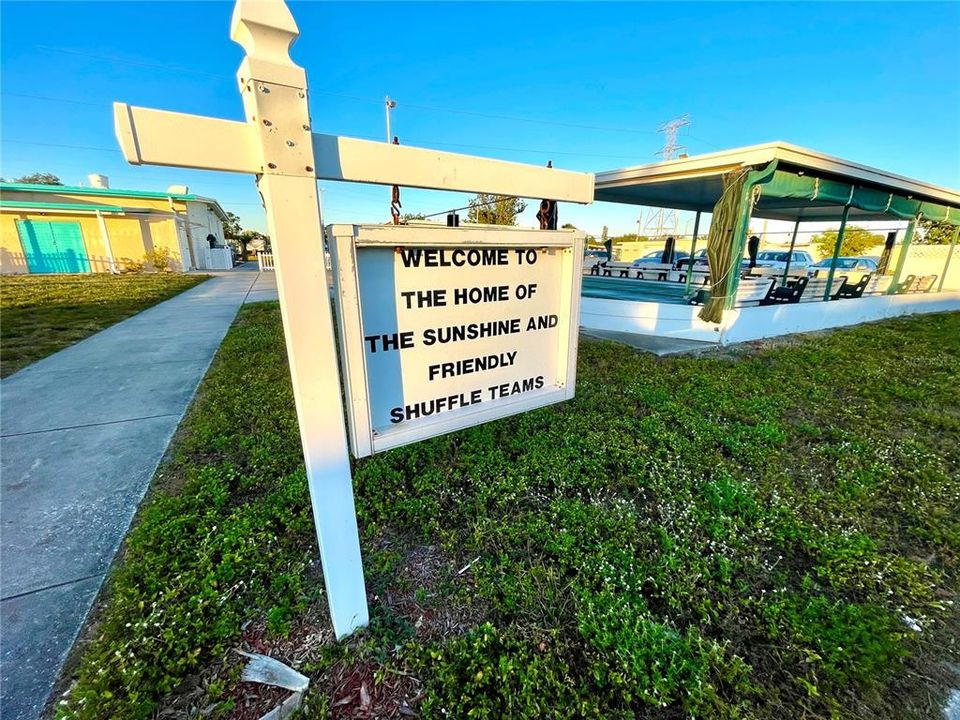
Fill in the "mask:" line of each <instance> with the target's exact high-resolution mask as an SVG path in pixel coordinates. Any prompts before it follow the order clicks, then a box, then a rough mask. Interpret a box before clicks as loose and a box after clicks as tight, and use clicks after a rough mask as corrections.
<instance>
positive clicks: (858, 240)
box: [810, 225, 884, 257]
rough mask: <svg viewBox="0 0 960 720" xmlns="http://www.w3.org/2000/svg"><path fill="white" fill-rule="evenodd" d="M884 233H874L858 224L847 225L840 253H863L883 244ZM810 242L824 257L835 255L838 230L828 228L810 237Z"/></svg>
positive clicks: (846, 254)
mask: <svg viewBox="0 0 960 720" xmlns="http://www.w3.org/2000/svg"><path fill="white" fill-rule="evenodd" d="M883 240H884V238H883V235H878V234H877V233H872V232H870V231H869V230H867V229H866V228H862V227H859V226H858V225H847V229H846V230H845V231H844V233H843V242H842V243H840V254H841V255H844V256H850V255H863V253H865V252H866V251H867V250H869V249H870V248H872V247H873V246H874V245H882V244H883ZM810 243H811V244H812V245H814V246H815V247H816V248H817V250H819V251H820V254H821V255H823V256H824V257H828V256H829V257H832V256H833V246H834V245H836V244H837V231H836V230H827V231H826V232H822V233H820V234H818V235H814V236H813V237H812V238H810Z"/></svg>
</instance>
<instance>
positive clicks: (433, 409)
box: [390, 390, 483, 425]
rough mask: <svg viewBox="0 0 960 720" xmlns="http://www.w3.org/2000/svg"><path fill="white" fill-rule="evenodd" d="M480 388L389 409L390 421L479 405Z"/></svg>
mask: <svg viewBox="0 0 960 720" xmlns="http://www.w3.org/2000/svg"><path fill="white" fill-rule="evenodd" d="M482 394H483V391H482V390H471V391H470V392H469V393H465V392H463V393H458V394H456V395H444V396H442V397H438V398H434V399H433V400H425V401H423V402H418V403H413V404H412V405H404V406H403V407H395V408H391V409H390V422H391V423H392V424H394V425H396V424H397V423H401V422H403V421H404V420H418V419H420V418H425V417H430V416H431V415H437V414H439V413H442V412H446V411H448V410H455V409H457V408H463V407H470V406H471V405H479V404H480V403H481V402H483V397H482Z"/></svg>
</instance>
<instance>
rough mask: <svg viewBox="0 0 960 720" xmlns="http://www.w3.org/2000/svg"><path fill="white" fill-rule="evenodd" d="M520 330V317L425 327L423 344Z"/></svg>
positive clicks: (497, 334)
mask: <svg viewBox="0 0 960 720" xmlns="http://www.w3.org/2000/svg"><path fill="white" fill-rule="evenodd" d="M518 332H520V318H513V319H511V320H487V321H486V322H481V323H466V324H464V325H448V326H447V327H438V328H427V329H426V330H424V331H423V344H424V345H426V346H427V347H430V346H431V345H436V344H437V343H440V344H441V345H444V344H446V343H451V342H460V341H461V340H477V339H478V338H485V337H497V336H499V335H515V334H516V333H518Z"/></svg>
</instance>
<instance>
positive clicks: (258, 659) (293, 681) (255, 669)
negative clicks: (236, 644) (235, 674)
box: [237, 650, 310, 692]
mask: <svg viewBox="0 0 960 720" xmlns="http://www.w3.org/2000/svg"><path fill="white" fill-rule="evenodd" d="M237 652H239V653H240V654H241V655H243V656H244V657H248V658H250V662H248V663H247V666H246V667H245V668H244V669H243V674H242V675H241V676H240V679H241V680H246V681H247V682H257V683H263V684H264V685H274V686H276V687H282V688H286V689H287V690H292V691H293V692H303V691H304V690H306V689H307V688H308V687H310V678H308V677H307V676H306V675H301V674H300V673H298V672H297V671H296V670H294V669H293V668H292V667H290V666H289V665H287V664H285V663H282V662H280V661H279V660H276V659H274V658H272V657H268V656H266V655H260V654H258V653H248V652H244V651H243V650H238V651H237Z"/></svg>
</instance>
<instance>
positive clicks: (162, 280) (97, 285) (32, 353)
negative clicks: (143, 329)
mask: <svg viewBox="0 0 960 720" xmlns="http://www.w3.org/2000/svg"><path fill="white" fill-rule="evenodd" d="M207 277H209V276H207V275H181V274H170V275H121V276H115V275H107V274H102V275H100V274H98V275H16V276H7V277H4V278H3V280H2V281H0V377H6V376H7V375H9V374H11V373H13V372H16V371H17V370H19V369H20V368H22V367H23V366H24V365H29V364H30V363H32V362H36V361H37V360H39V359H40V358H42V357H46V356H47V355H51V354H53V353H55V352H57V351H58V350H62V349H63V348H65V347H67V346H68V345H73V343H75V342H77V341H79V340H83V338H85V337H87V336H89V335H93V334H94V333H95V332H98V331H100V330H103V329H104V328H105V327H108V326H110V325H113V324H114V323H116V322H119V321H120V320H123V319H124V318H127V317H130V316H131V315H134V314H136V313H138V312H140V311H141V310H144V309H146V308H148V307H150V306H151V305H156V304H157V303H158V302H160V301H162V300H166V299H167V298H171V297H173V296H174V295H177V294H178V293H181V292H183V291H184V290H186V289H187V288H191V287H193V286H194V285H196V284H197V283H199V282H202V281H203V280H206V279H207Z"/></svg>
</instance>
